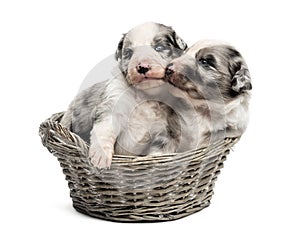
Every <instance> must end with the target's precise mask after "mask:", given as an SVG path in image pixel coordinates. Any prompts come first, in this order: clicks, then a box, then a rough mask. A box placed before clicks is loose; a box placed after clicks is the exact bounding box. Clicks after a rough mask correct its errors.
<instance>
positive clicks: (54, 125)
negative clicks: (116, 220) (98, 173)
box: [39, 111, 240, 165]
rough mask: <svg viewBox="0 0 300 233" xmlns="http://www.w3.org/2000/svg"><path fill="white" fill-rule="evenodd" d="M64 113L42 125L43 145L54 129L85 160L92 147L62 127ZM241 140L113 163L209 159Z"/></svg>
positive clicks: (123, 158)
mask: <svg viewBox="0 0 300 233" xmlns="http://www.w3.org/2000/svg"><path fill="white" fill-rule="evenodd" d="M64 113H65V111H63V112H58V113H54V114H52V115H51V116H50V117H49V118H47V119H46V120H45V121H44V122H42V123H41V124H40V127H39V135H40V137H41V139H42V143H43V145H44V146H45V147H48V146H49V143H48V140H49V137H50V135H51V133H53V132H52V130H51V129H54V130H57V131H58V132H59V133H61V134H62V135H63V136H65V137H67V138H68V139H69V141H68V142H70V143H73V144H75V145H78V144H79V145H80V146H81V147H83V151H81V153H80V154H81V156H84V157H85V158H87V157H88V153H86V152H87V151H88V150H89V146H90V145H89V144H88V143H87V142H86V141H84V140H83V139H82V138H81V137H80V136H79V135H77V134H76V133H73V132H72V131H70V130H69V129H67V128H65V127H64V126H62V125H61V124H60V120H61V118H62V117H63V115H64ZM239 140H240V137H233V138H229V137H228V138H224V139H221V140H218V141H216V142H213V143H211V144H210V145H208V146H205V147H199V148H196V149H191V150H187V151H184V152H174V153H155V154H150V155H125V154H114V156H113V163H114V164H118V163H120V162H121V163H122V165H124V163H126V162H124V161H128V163H130V164H133V163H134V164H138V163H143V164H146V163H147V162H149V163H153V161H154V160H159V162H161V163H164V162H165V163H168V162H170V161H173V160H174V158H176V159H177V160H178V159H179V158H180V159H182V160H184V159H185V158H188V159H189V160H190V159H191V156H193V155H198V154H203V155H202V156H201V157H200V158H199V156H198V157H197V159H201V158H202V157H203V158H204V157H205V158H207V157H206V156H205V154H206V153H205V152H206V151H211V150H213V149H214V148H217V147H220V146H222V145H223V146H225V149H224V151H225V150H227V149H226V148H227V146H226V145H230V144H235V143H236V142H237V141H239ZM66 143H67V142H66ZM230 148H231V147H230Z"/></svg>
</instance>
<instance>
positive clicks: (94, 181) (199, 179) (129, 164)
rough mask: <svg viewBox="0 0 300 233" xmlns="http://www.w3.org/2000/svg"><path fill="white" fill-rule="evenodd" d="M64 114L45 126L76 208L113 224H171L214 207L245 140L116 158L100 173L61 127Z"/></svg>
mask: <svg viewBox="0 0 300 233" xmlns="http://www.w3.org/2000/svg"><path fill="white" fill-rule="evenodd" d="M63 114H64V113H57V114H54V115H53V116H52V117H50V118H49V119H47V120H46V121H45V122H43V123H42V124H41V125H40V129H39V134H40V137H41V139H42V143H43V145H44V146H45V147H47V148H48V150H49V151H50V152H51V153H52V154H53V155H54V156H55V157H57V159H58V161H59V163H60V165H61V167H62V169H63V173H64V174H65V176H66V180H67V181H68V184H69V188H70V196H71V198H72V200H73V206H74V208H75V209H76V210H77V211H79V212H81V213H84V214H87V215H90V216H93V217H96V218H100V219H105V220H111V221H118V222H156V221H169V220H175V219H179V218H182V217H185V216H188V215H190V214H193V213H195V212H198V211H200V210H202V209H203V208H205V207H208V206H209V204H210V199H211V197H212V195H213V187H214V184H215V181H216V179H217V176H218V174H219V173H220V169H221V168H222V167H223V162H224V161H225V159H226V156H227V155H228V154H229V152H230V148H231V147H232V146H233V145H234V144H235V143H236V142H237V141H238V140H239V138H226V139H224V140H222V141H220V142H217V143H215V144H213V145H211V146H209V147H206V148H201V149H196V150H191V151H188V152H184V153H173V154H163V155H147V156H130V155H114V157H113V160H112V165H111V168H110V169H107V170H103V169H102V170H100V169H96V168H95V167H93V166H92V165H91V163H90V161H89V159H88V150H89V146H88V145H87V144H86V143H85V142H84V141H83V140H82V139H81V138H80V137H79V136H78V135H76V134H74V133H72V132H70V131H69V130H68V129H66V128H64V127H62V126H61V125H60V123H59V122H60V120H61V118H62V116H63Z"/></svg>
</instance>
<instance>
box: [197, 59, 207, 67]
mask: <svg viewBox="0 0 300 233" xmlns="http://www.w3.org/2000/svg"><path fill="white" fill-rule="evenodd" d="M198 63H199V64H202V65H206V66H208V65H209V62H208V60H206V59H204V58H200V59H199V60H198Z"/></svg>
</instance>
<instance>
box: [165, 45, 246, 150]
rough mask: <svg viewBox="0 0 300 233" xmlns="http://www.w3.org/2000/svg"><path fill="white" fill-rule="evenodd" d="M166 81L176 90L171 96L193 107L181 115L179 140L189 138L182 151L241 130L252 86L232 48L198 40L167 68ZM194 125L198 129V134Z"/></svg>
mask: <svg viewBox="0 0 300 233" xmlns="http://www.w3.org/2000/svg"><path fill="white" fill-rule="evenodd" d="M166 80H167V81H168V82H169V83H171V84H172V85H174V86H175V87H176V88H177V89H174V90H173V92H172V94H173V95H174V96H178V97H180V96H181V97H180V98H183V99H184V100H185V101H186V102H187V103H189V104H191V105H192V106H193V108H191V109H192V110H190V112H186V113H185V116H184V117H185V120H184V122H185V125H184V127H185V128H186V133H187V134H184V135H182V138H184V137H185V136H187V135H189V136H190V137H191V139H190V140H189V142H188V144H187V145H185V149H194V148H195V145H196V146H197V147H199V146H207V145H209V144H210V143H212V142H214V141H216V140H219V139H221V138H225V137H238V136H241V135H242V133H243V132H244V131H245V129H246V127H247V124H248V115H249V111H248V107H249V100H250V90H251V89H252V84H251V79H250V74H249V70H248V67H247V65H246V63H245V60H244V59H243V58H242V56H241V54H240V53H239V52H238V51H237V50H236V49H235V48H234V47H232V46H230V45H228V44H226V43H220V42H216V41H199V42H197V43H196V44H194V45H193V46H192V47H190V48H189V49H188V50H187V51H186V53H185V54H184V55H182V56H181V57H179V58H176V59H174V60H173V61H172V62H171V63H170V64H169V65H168V66H167V70H166ZM191 116H193V119H191ZM189 122H191V123H189ZM195 124H197V125H199V126H200V127H199V129H200V130H199V131H198V132H197V131H195V130H194V127H195Z"/></svg>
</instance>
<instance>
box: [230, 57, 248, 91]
mask: <svg viewBox="0 0 300 233" xmlns="http://www.w3.org/2000/svg"><path fill="white" fill-rule="evenodd" d="M237 67H238V69H237V70H236V72H235V73H234V75H233V77H232V81H231V88H232V90H234V91H235V92H237V93H242V92H245V91H249V90H251V89H252V84H251V78H250V75H249V70H248V68H247V66H246V65H245V64H241V63H240V62H239V64H238V66H237Z"/></svg>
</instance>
